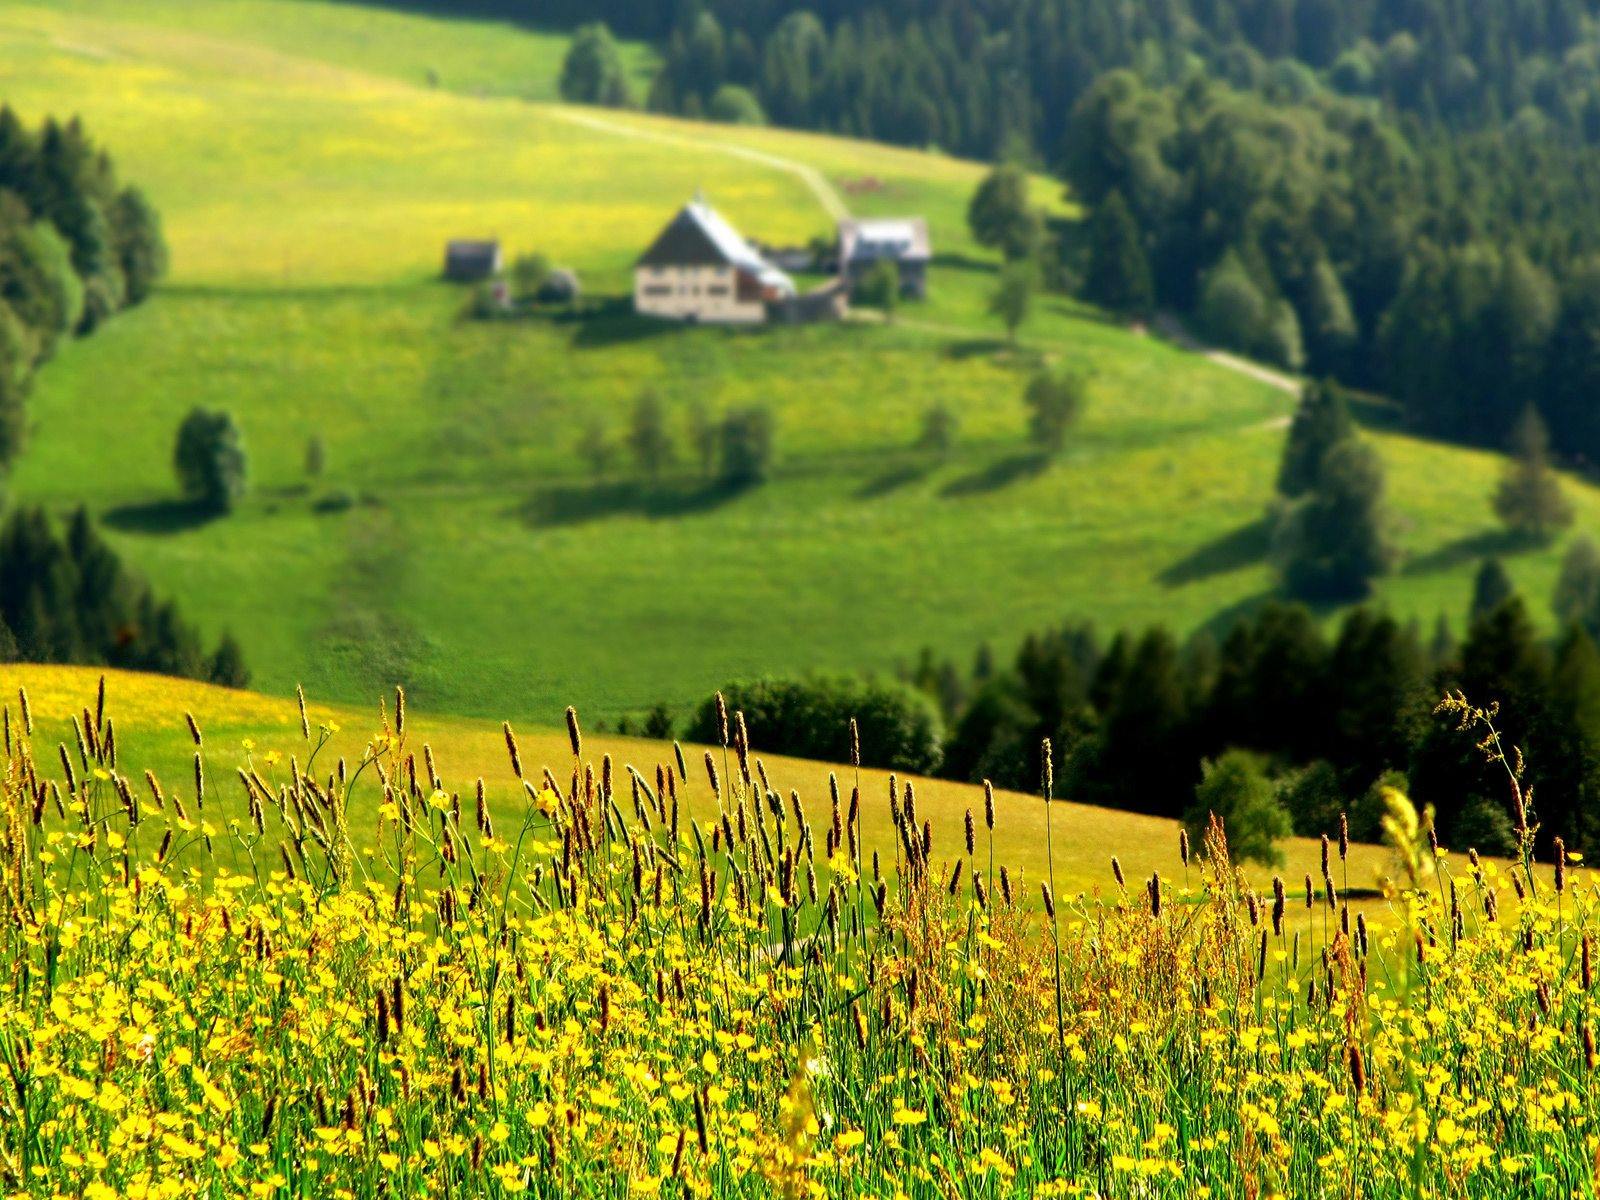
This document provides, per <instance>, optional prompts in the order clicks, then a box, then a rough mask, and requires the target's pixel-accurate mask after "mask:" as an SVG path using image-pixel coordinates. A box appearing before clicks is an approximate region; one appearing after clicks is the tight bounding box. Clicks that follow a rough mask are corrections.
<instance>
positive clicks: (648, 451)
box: [628, 390, 676, 483]
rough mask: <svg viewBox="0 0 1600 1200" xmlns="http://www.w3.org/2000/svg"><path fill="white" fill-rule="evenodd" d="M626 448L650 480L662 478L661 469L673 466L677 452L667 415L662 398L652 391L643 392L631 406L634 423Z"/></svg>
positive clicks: (629, 432)
mask: <svg viewBox="0 0 1600 1200" xmlns="http://www.w3.org/2000/svg"><path fill="white" fill-rule="evenodd" d="M628 448H629V449H630V450H632V451H633V460H634V462H636V463H637V464H638V465H639V469H640V470H641V471H643V472H644V474H645V476H646V477H647V478H648V479H649V480H650V482H651V483H655V482H657V481H658V480H659V479H660V478H661V472H662V471H663V470H665V469H666V468H667V467H670V466H671V465H672V461H673V459H674V458H675V457H676V454H675V452H674V450H673V446H672V435H671V434H670V433H669V432H668V431H667V414H666V411H665V410H664V409H663V408H662V405H661V397H660V396H658V395H656V393H655V392H654V391H648V390H647V391H645V392H643V393H642V394H641V395H640V396H639V399H638V400H637V401H636V402H635V403H634V406H633V424H632V427H631V428H630V429H629V430H628Z"/></svg>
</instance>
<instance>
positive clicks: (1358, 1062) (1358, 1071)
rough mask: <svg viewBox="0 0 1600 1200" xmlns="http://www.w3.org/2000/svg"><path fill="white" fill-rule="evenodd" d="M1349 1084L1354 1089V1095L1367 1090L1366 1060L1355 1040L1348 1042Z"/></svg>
mask: <svg viewBox="0 0 1600 1200" xmlns="http://www.w3.org/2000/svg"><path fill="white" fill-rule="evenodd" d="M1349 1058H1350V1086H1351V1087H1352V1088H1354V1089H1355V1092H1356V1095H1358V1096H1359V1095H1361V1094H1363V1093H1364V1092H1365V1091H1366V1090H1367V1060H1366V1058H1365V1057H1363V1056H1362V1053H1361V1046H1360V1045H1359V1044H1358V1043H1356V1042H1351V1043H1350V1054H1349Z"/></svg>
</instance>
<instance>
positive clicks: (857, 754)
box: [850, 717, 861, 767]
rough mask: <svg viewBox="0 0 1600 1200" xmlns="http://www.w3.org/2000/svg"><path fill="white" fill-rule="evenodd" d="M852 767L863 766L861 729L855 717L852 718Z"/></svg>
mask: <svg viewBox="0 0 1600 1200" xmlns="http://www.w3.org/2000/svg"><path fill="white" fill-rule="evenodd" d="M850 765H851V766H852V767H860V766H861V729H860V727H859V726H858V725H857V724H856V719H855V718H854V717H851V718H850Z"/></svg>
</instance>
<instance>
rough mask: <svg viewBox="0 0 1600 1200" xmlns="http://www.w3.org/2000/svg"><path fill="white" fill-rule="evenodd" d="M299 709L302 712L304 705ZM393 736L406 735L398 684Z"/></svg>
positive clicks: (403, 699) (403, 701)
mask: <svg viewBox="0 0 1600 1200" xmlns="http://www.w3.org/2000/svg"><path fill="white" fill-rule="evenodd" d="M301 707H302V711H303V709H304V705H303V704H302V706H301ZM302 719H303V716H302ZM394 735H395V737H397V738H403V737H405V735H406V690H405V688H403V687H401V686H400V685H399V684H396V685H395V689H394Z"/></svg>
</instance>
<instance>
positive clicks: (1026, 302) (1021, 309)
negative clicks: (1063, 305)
mask: <svg viewBox="0 0 1600 1200" xmlns="http://www.w3.org/2000/svg"><path fill="white" fill-rule="evenodd" d="M1038 283H1039V273H1038V271H1037V269H1036V268H1035V267H1034V265H1033V263H1031V262H1027V261H1018V262H1010V263H1007V264H1006V265H1005V266H1004V267H1002V268H1001V269H1000V279H999V281H998V282H997V283H996V284H995V289H994V295H992V296H991V297H990V298H989V313H990V315H991V316H996V317H999V318H1000V323H1001V324H1002V325H1004V326H1005V327H1006V340H1007V341H1009V342H1010V343H1011V344H1012V345H1015V344H1016V341H1017V330H1018V329H1020V328H1021V327H1022V323H1023V322H1024V321H1026V320H1027V319H1028V314H1029V313H1031V312H1032V311H1033V291H1034V288H1036V287H1037V286H1038Z"/></svg>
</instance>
